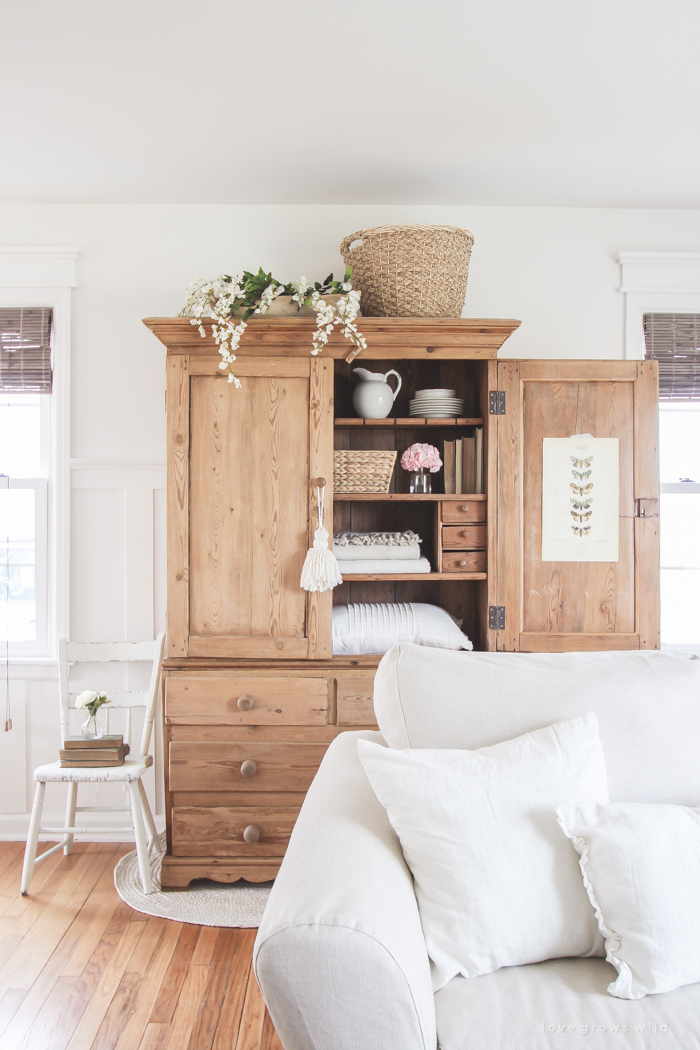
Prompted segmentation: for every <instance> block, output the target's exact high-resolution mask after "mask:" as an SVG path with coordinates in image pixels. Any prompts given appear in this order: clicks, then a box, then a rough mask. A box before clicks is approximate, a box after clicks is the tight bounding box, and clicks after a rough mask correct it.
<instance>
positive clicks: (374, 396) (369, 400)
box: [352, 368, 401, 419]
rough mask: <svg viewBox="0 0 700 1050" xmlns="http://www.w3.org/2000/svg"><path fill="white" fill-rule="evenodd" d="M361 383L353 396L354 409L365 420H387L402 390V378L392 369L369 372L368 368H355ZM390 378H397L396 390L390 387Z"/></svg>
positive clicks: (354, 370)
mask: <svg viewBox="0 0 700 1050" xmlns="http://www.w3.org/2000/svg"><path fill="white" fill-rule="evenodd" d="M353 372H354V373H355V375H356V376H359V379H360V382H359V383H358V384H357V386H356V387H355V392H354V393H353V395H352V404H353V408H354V409H355V411H356V412H357V414H358V416H362V418H363V419H386V417H387V416H388V415H389V413H390V412H391V410H392V408H393V407H394V401H395V400H396V395H397V394H398V392H399V390H400V389H401V376H400V375H399V373H398V372H395V371H394V369H393V368H390V369H389V371H388V372H386V373H385V374H384V375H382V373H381V372H368V371H367V369H366V368H353ZM389 376H396V378H397V380H398V382H397V384H396V390H392V389H391V387H390V386H389V381H388V380H389Z"/></svg>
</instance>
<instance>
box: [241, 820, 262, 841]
mask: <svg viewBox="0 0 700 1050" xmlns="http://www.w3.org/2000/svg"><path fill="white" fill-rule="evenodd" d="M243 838H244V839H245V841H246V842H247V843H248V844H249V845H251V846H252V845H253V843H254V842H257V841H258V839H259V838H260V828H256V826H255V824H249V825H248V827H247V828H246V829H245V831H244V832H243Z"/></svg>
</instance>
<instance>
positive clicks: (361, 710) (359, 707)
mask: <svg viewBox="0 0 700 1050" xmlns="http://www.w3.org/2000/svg"><path fill="white" fill-rule="evenodd" d="M373 694H374V676H372V678H339V679H338V725H339V726H375V725H376V724H377V716H376V715H375V713H374V699H373Z"/></svg>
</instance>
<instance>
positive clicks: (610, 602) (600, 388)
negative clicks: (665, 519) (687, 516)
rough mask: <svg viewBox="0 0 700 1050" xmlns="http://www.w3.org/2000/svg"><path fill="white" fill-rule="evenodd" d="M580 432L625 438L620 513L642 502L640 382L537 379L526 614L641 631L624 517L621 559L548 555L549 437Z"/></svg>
mask: <svg viewBox="0 0 700 1050" xmlns="http://www.w3.org/2000/svg"><path fill="white" fill-rule="evenodd" d="M574 434H592V435H593V436H594V437H614V438H618V440H619V442H620V514H621V515H631V514H632V513H633V508H634V502H633V494H634V448H633V439H634V398H633V388H632V383H630V382H622V383H614V382H613V383H611V382H602V381H601V382H592V383H582V382H563V383H555V382H549V383H547V382H533V383H530V382H528V383H526V384H525V389H524V395H523V524H524V528H523V598H522V601H523V615H522V630H523V631H525V632H535V633H537V632H548V631H555V632H563V633H566V634H576V633H578V632H581V633H587V634H604V633H606V632H622V633H629V632H631V631H634V599H635V594H634V530H633V528H632V523H631V521H627V522H625V520H624V518H623V517H621V519H620V549H619V560H618V561H617V562H615V563H609V562H571V561H565V562H550V561H545V562H543V561H542V439H543V438H545V437H548V438H568V437H571V436H572V435H574Z"/></svg>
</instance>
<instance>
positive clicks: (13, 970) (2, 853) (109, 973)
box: [0, 842, 282, 1050]
mask: <svg viewBox="0 0 700 1050" xmlns="http://www.w3.org/2000/svg"><path fill="white" fill-rule="evenodd" d="M131 849H133V846H131V845H128V844H118V843H83V844H76V845H75V846H74V848H73V854H72V856H70V857H64V856H63V853H62V852H60V851H59V852H58V853H55V854H54V855H53V856H52V857H49V858H48V860H46V861H45V862H44V863H43V864H40V865H39V867H38V868H37V869H36V872H35V874H34V879H33V881H32V887H31V894H30V896H28V897H21V896H20V892H19V886H20V873H21V868H22V859H23V854H24V843H23V842H0V1046H1V1047H2V1050H205V1048H206V1050H209V1048H211V1050H282V1044H281V1043H280V1041H279V1038H278V1036H277V1034H276V1032H275V1030H274V1028H273V1025H272V1022H271V1020H270V1016H269V1014H268V1013H267V1010H266V1009H265V1004H264V1003H263V1000H262V997H261V995H260V991H259V989H258V985H257V982H256V980H255V977H254V975H253V971H252V967H251V958H252V949H253V942H254V940H255V934H256V931H255V930H239V929H231V928H226V927H223V928H221V929H219V928H218V927H210V926H191V925H189V924H188V923H179V922H170V921H169V920H168V919H158V918H153V917H151V916H148V915H142V914H141V913H140V912H137V911H133V910H132V909H131V908H129V907H128V905H126V904H124V903H123V901H121V900H120V898H119V897H118V895H117V892H116V890H115V889H114V878H113V871H114V866H115V864H116V863H117V861H118V860H119V858H120V857H121V856H123V855H124V854H125V853H128V852H129V851H130V850H131Z"/></svg>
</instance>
